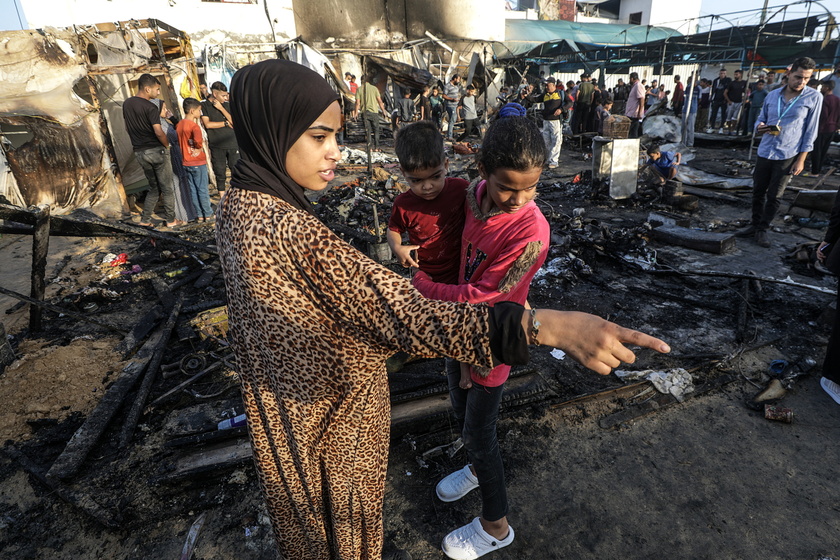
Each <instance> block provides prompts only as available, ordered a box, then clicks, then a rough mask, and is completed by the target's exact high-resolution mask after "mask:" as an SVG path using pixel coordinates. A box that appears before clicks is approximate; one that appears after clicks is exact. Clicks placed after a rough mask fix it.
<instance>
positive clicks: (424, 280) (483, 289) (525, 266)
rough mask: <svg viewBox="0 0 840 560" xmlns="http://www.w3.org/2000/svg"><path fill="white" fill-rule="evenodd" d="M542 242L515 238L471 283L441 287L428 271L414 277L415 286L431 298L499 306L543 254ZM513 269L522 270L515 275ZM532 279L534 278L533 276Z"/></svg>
mask: <svg viewBox="0 0 840 560" xmlns="http://www.w3.org/2000/svg"><path fill="white" fill-rule="evenodd" d="M542 249H543V247H542V243H541V242H539V241H528V239H519V240H516V239H512V240H510V241H509V242H508V247H507V249H506V250H505V251H502V253H501V254H500V255H499V256H498V257H497V258H496V260H495V261H494V262H493V263H491V264H490V265H489V266H488V267H487V268H486V269H485V270H484V272H483V273H482V275H481V279H480V280H479V281H477V282H474V283H469V284H441V283H437V282H433V281H432V280H431V278H429V276H428V275H427V274H425V273H424V272H422V271H420V272H418V273H417V274H415V275H414V279H413V280H412V283H413V284H414V287H415V288H417V290H418V291H419V292H420V293H421V294H423V295H424V296H426V297H427V298H429V299H437V300H443V301H466V302H469V303H490V304H492V303H495V302H497V301H505V300H506V299H507V297H508V294H509V293H510V292H511V291H513V290H514V289H515V288H516V286H517V285H518V284H519V282H520V281H521V280H522V279H523V278H524V277H525V276H526V275H527V273H528V272H529V271H530V269H531V268H532V266H533V263H534V262H536V260H537V257H538V255H539V254H540V252H541V251H542ZM513 270H516V271H521V274H520V273H514V272H513ZM529 278H530V276H529Z"/></svg>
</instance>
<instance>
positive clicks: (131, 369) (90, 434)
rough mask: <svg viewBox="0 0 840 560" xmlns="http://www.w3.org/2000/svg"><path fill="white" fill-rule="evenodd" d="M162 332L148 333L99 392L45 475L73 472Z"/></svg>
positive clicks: (81, 461) (109, 418)
mask: <svg viewBox="0 0 840 560" xmlns="http://www.w3.org/2000/svg"><path fill="white" fill-rule="evenodd" d="M163 334H164V332H163V330H162V329H161V330H159V331H158V332H156V333H155V334H153V335H152V336H150V337H149V340H147V341H146V343H145V344H144V345H143V346H142V347H141V348H140V350H139V351H138V352H137V354H136V355H135V356H134V359H133V360H132V361H131V363H129V364H128V365H127V366H125V367H124V368H123V370H122V372H120V375H119V377H117V380H116V381H114V383H113V385H111V387H110V388H109V389H108V391H107V392H106V393H105V395H103V397H102V400H100V401H99V404H97V405H96V408H94V409H93V411H92V412H91V413H90V414H89V415H88V417H87V419H86V420H85V422H84V424H82V425H81V427H80V428H79V429H78V430H76V433H75V434H73V437H72V438H70V441H69V442H67V446H66V447H65V448H64V451H62V452H61V455H59V456H58V458H57V459H56V460H55V463H53V465H52V467H50V470H49V471H48V472H47V477H49V478H60V479H66V478H69V477H71V476H73V475H74V474H76V472H77V471H78V470H79V467H81V466H82V463H83V462H84V461H85V459H86V458H87V456H88V454H89V453H90V450H91V449H93V446H94V445H95V444H96V442H97V441H98V440H99V438H100V436H102V434H103V433H104V432H105V429H106V428H107V427H108V424H109V422H110V421H111V418H113V417H114V414H116V412H117V410H118V409H119V407H120V406H121V405H122V403H123V400H125V396H126V395H127V394H128V392H129V391H130V390H131V388H132V387H134V385H135V384H136V383H137V380H138V379H139V378H140V375H141V374H142V373H143V371H144V370H145V369H146V366H147V365H148V364H149V361H150V360H151V359H152V357H153V355H154V352H155V350H156V349H157V347H158V344H159V343H160V340H161V338H163Z"/></svg>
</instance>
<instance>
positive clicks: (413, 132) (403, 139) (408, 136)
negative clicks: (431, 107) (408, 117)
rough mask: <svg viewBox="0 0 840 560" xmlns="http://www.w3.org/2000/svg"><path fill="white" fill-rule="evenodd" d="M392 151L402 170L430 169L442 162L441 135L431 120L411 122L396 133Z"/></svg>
mask: <svg viewBox="0 0 840 560" xmlns="http://www.w3.org/2000/svg"><path fill="white" fill-rule="evenodd" d="M394 152H396V154H397V159H399V160H400V166H401V167H402V168H403V171H408V172H411V171H418V170H420V169H431V168H433V167H439V166H440V165H441V164H443V162H444V160H445V159H446V156H445V155H444V152H443V136H442V135H441V134H440V131H439V130H438V129H437V127H436V126H435V124H434V123H433V122H431V121H419V122H416V123H412V124H410V125H408V126H406V127H405V128H403V129H401V130H400V131H399V133H397V138H396V140H395V141H394Z"/></svg>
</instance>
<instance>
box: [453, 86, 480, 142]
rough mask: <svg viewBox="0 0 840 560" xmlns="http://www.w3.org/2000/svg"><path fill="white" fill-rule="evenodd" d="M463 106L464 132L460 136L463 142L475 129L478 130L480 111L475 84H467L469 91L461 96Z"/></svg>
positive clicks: (459, 138) (459, 140) (459, 139)
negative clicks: (476, 104) (476, 101)
mask: <svg viewBox="0 0 840 560" xmlns="http://www.w3.org/2000/svg"><path fill="white" fill-rule="evenodd" d="M461 106H462V107H463V108H464V133H463V134H462V135H461V136H459V137H458V140H457V141H458V142H462V141H463V140H464V139H465V138H467V137H469V136H470V134H472V133H473V131H474V130H475V131H476V132H478V111H477V110H476V108H475V86H474V85H472V84H470V85H469V86H467V93H466V95H464V96H463V97H462V98H461Z"/></svg>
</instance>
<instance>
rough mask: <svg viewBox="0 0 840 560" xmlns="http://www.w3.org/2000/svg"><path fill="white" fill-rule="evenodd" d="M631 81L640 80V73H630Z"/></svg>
mask: <svg viewBox="0 0 840 560" xmlns="http://www.w3.org/2000/svg"><path fill="white" fill-rule="evenodd" d="M630 79H631V80H638V79H639V74H638V72H630Z"/></svg>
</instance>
